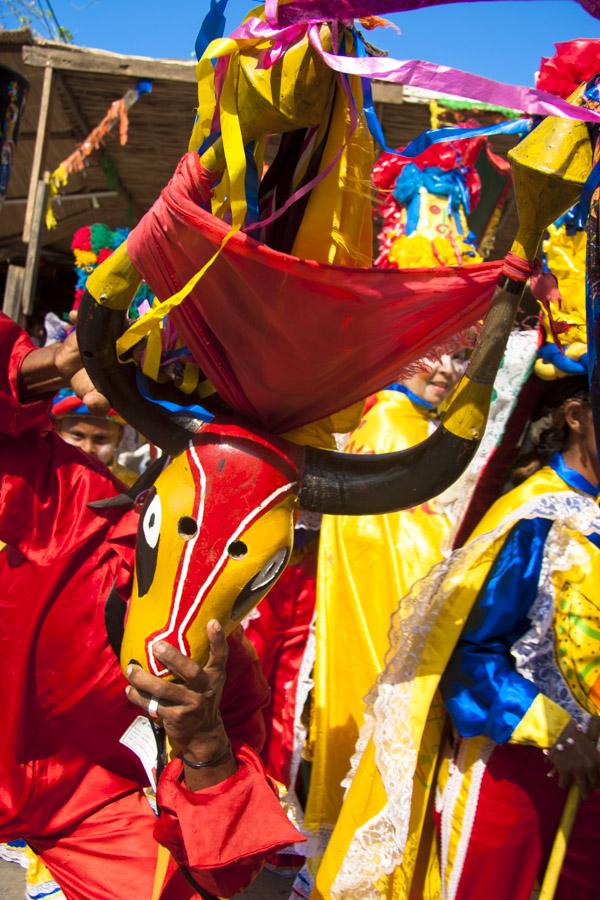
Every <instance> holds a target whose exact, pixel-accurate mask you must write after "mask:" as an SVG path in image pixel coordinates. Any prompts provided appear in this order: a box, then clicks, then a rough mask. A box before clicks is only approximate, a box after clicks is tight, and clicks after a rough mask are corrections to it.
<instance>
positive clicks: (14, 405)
mask: <svg viewBox="0 0 600 900" xmlns="http://www.w3.org/2000/svg"><path fill="white" fill-rule="evenodd" d="M33 349H35V348H34V346H33V344H32V343H31V341H30V339H29V337H28V336H27V334H25V332H24V331H23V330H22V329H21V328H19V326H18V325H17V324H16V323H15V322H13V321H12V319H9V318H8V316H5V315H4V314H3V313H0V440H1V436H2V435H9V436H10V437H18V436H19V435H20V434H22V433H23V432H24V431H28V430H29V429H32V428H39V427H40V426H42V425H46V426H48V425H49V424H50V423H49V418H48V412H49V409H50V404H49V403H48V401H47V400H36V401H35V402H33V403H21V402H20V401H19V392H18V381H19V373H20V371H21V365H22V363H23V360H24V359H25V357H26V356H27V354H28V353H31V351H32V350H33Z"/></svg>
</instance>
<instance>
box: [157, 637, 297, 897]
mask: <svg viewBox="0 0 600 900" xmlns="http://www.w3.org/2000/svg"><path fill="white" fill-rule="evenodd" d="M229 648H230V650H229V660H228V664H227V682H226V687H225V692H224V696H223V702H222V704H221V712H222V715H223V721H224V723H225V727H226V729H227V733H228V735H229V738H230V740H231V743H232V746H233V748H234V752H235V756H236V760H237V764H238V770H237V772H236V773H235V775H232V776H231V777H230V778H227V779H226V780H225V781H223V782H221V783H220V784H217V785H215V786H214V787H211V788H207V789H205V790H202V791H190V790H188V788H186V786H185V784H184V782H183V771H182V770H183V765H182V763H181V761H180V760H174V761H173V762H172V763H170V764H169V765H168V766H167V767H166V769H165V771H164V772H163V774H162V776H161V779H160V782H159V785H158V805H159V808H160V816H159V818H158V820H157V822H156V826H155V831H154V836H155V838H156V840H157V841H158V842H159V843H160V844H163V845H164V846H165V847H167V848H168V849H169V851H170V853H171V855H172V856H173V858H174V859H175V860H176V861H177V862H178V863H179V864H180V865H182V866H185V867H186V868H188V869H189V870H190V872H191V874H192V875H193V877H194V878H195V879H196V880H197V881H198V883H199V884H200V885H201V887H203V888H204V889H205V890H207V891H209V892H210V893H212V894H216V895H217V896H222V897H231V896H232V895H233V894H236V893H238V892H239V891H241V890H243V889H244V888H245V887H246V886H247V885H248V884H249V883H250V881H252V879H253V878H254V877H255V876H256V875H257V874H258V873H259V872H260V870H261V868H262V866H263V864H264V861H265V859H266V857H267V856H269V855H270V854H272V853H273V852H276V851H277V850H279V849H281V848H282V847H286V846H289V845H290V844H294V843H297V842H300V841H303V840H304V838H303V837H302V835H301V834H300V833H299V832H298V831H297V830H296V829H295V828H294V826H293V825H292V824H291V822H290V821H289V820H288V818H287V816H286V815H285V813H284V812H283V810H282V808H281V805H280V803H279V797H278V794H277V789H276V788H275V786H274V784H273V783H272V782H271V781H270V779H269V778H268V777H267V776H266V774H265V771H264V768H263V764H262V762H261V760H260V757H259V756H258V751H260V749H261V747H262V743H263V740H264V722H263V714H262V709H263V707H264V706H265V704H266V703H267V702H268V699H269V688H268V687H267V684H266V682H265V680H264V677H263V675H262V671H261V668H260V663H259V661H258V658H257V656H256V653H255V652H254V649H253V648H252V647H251V645H250V644H249V642H248V641H247V639H246V638H245V636H244V634H243V631H242V629H241V628H238V629H237V630H236V631H235V632H234V633H233V634H232V635H231V636H230V638H229Z"/></svg>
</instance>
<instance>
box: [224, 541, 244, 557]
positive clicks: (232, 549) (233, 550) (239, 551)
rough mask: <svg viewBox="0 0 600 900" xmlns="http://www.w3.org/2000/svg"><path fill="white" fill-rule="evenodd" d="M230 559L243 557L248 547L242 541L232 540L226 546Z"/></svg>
mask: <svg viewBox="0 0 600 900" xmlns="http://www.w3.org/2000/svg"><path fill="white" fill-rule="evenodd" d="M227 553H228V554H229V556H230V557H231V559H243V558H244V557H245V556H246V555H247V553H248V547H247V545H246V544H245V543H244V542H243V541H232V542H231V544H230V545H229V546H228V548H227Z"/></svg>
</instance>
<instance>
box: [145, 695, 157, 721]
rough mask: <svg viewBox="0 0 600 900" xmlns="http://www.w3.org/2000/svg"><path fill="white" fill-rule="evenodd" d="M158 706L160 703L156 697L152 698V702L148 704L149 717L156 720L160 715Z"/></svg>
mask: <svg viewBox="0 0 600 900" xmlns="http://www.w3.org/2000/svg"><path fill="white" fill-rule="evenodd" d="M158 704H159V701H158V699H157V698H156V697H150V701H149V703H148V715H149V716H152V717H153V718H154V719H155V718H156V716H157V713H158Z"/></svg>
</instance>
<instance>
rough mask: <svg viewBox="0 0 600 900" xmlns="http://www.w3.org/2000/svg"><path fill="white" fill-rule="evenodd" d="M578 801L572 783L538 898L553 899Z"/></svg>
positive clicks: (575, 788) (574, 786) (576, 791)
mask: <svg viewBox="0 0 600 900" xmlns="http://www.w3.org/2000/svg"><path fill="white" fill-rule="evenodd" d="M580 803H581V794H580V793H579V788H578V787H577V785H576V784H574V785H572V787H571V788H570V790H569V793H568V795H567V802H566V803H565V808H564V810H563V814H562V817H561V820H560V824H559V826H558V831H557V832H556V837H555V838H554V844H553V845H552V852H551V853H550V859H549V860H548V866H547V868H546V874H545V875H544V881H543V883H542V888H541V890H540V893H539V896H538V900H553V898H554V894H555V893H556V888H557V886H558V879H559V878H560V873H561V871H562V867H563V863H564V861H565V855H566V853H567V846H568V843H569V838H570V837H571V832H572V831H573V825H574V824H575V819H576V817H577V811H578V810H579V804H580Z"/></svg>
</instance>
